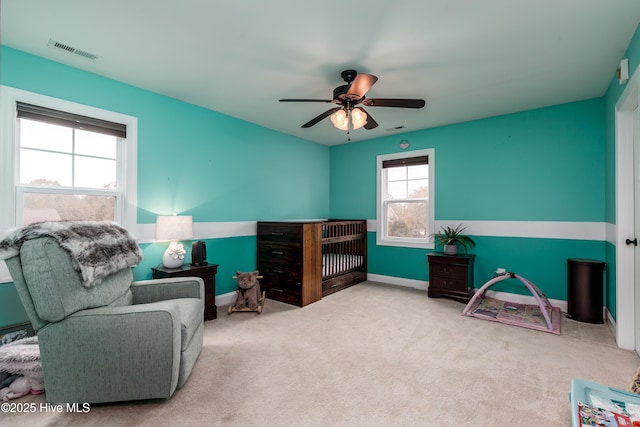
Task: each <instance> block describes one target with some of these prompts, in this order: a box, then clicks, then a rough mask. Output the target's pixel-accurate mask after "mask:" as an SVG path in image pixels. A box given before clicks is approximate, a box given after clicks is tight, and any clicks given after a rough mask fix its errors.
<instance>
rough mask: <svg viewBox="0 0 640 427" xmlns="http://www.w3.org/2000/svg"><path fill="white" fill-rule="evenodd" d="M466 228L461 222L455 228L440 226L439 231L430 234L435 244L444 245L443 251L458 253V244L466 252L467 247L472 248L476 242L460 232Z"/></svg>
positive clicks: (448, 253) (450, 253)
mask: <svg viewBox="0 0 640 427" xmlns="http://www.w3.org/2000/svg"><path fill="white" fill-rule="evenodd" d="M465 230H466V227H463V226H462V224H460V225H458V226H457V227H456V228H453V227H440V233H434V234H432V236H433V238H434V240H435V243H436V245H444V253H445V254H447V255H457V254H458V244H459V245H460V246H462V248H463V249H464V251H465V252H466V251H467V250H468V249H469V248H473V247H474V246H475V245H476V242H475V241H474V240H473V239H472V238H471V237H469V236H466V235H464V234H462V233H463V232H464V231H465Z"/></svg>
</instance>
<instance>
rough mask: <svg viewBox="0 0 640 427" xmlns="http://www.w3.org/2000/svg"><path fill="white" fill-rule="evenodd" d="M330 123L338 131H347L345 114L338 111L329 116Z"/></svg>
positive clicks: (342, 111)
mask: <svg viewBox="0 0 640 427" xmlns="http://www.w3.org/2000/svg"><path fill="white" fill-rule="evenodd" d="M331 123H333V125H334V126H335V127H337V128H338V129H340V130H347V112H346V111H344V110H338V111H336V112H335V113H333V114H332V115H331Z"/></svg>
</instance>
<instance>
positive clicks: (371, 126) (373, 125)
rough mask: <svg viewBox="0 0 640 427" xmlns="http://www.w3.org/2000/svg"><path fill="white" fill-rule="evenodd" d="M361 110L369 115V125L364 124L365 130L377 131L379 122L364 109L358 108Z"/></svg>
mask: <svg viewBox="0 0 640 427" xmlns="http://www.w3.org/2000/svg"><path fill="white" fill-rule="evenodd" d="M358 108H359V109H361V110H362V111H364V112H365V114H366V115H367V123H365V124H364V128H365V129H375V128H377V127H378V122H376V121H375V120H374V119H373V117H371V114H369V112H368V111H366V110H365V109H364V108H362V107H358Z"/></svg>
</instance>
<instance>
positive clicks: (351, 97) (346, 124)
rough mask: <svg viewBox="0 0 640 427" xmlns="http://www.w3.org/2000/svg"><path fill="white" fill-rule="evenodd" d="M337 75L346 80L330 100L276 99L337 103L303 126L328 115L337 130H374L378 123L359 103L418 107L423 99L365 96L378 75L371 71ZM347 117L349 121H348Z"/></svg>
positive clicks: (347, 72) (378, 105)
mask: <svg viewBox="0 0 640 427" xmlns="http://www.w3.org/2000/svg"><path fill="white" fill-rule="evenodd" d="M340 76H341V77H342V79H343V80H344V81H345V82H346V83H347V84H345V85H342V86H338V87H337V88H335V89H334V90H333V99H281V100H280V102H326V103H334V104H338V107H334V108H330V109H329V110H327V111H325V112H324V113H322V114H320V115H319V116H316V117H314V118H313V119H311V120H309V121H308V122H307V123H305V124H303V125H302V127H303V128H309V127H311V126H313V125H315V124H316V123H318V122H320V121H322V120H323V119H326V118H327V117H331V122H332V123H333V125H334V126H335V127H336V128H338V129H341V130H346V131H347V133H349V129H354V130H355V129H359V128H361V127H364V128H365V129H375V128H377V127H378V123H377V122H376V121H375V120H374V119H373V117H371V115H370V114H369V113H367V112H366V111H365V109H364V108H362V106H361V105H364V106H367V107H394V108H422V107H424V106H425V101H424V99H406V98H367V97H365V93H367V91H368V90H369V89H371V86H373V85H374V83H375V82H376V81H378V78H377V77H376V76H374V75H371V74H364V73H362V74H358V72H357V71H356V70H344V71H343V72H342V73H341V74H340ZM349 119H351V120H349Z"/></svg>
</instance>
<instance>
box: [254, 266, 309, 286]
mask: <svg viewBox="0 0 640 427" xmlns="http://www.w3.org/2000/svg"><path fill="white" fill-rule="evenodd" d="M260 267H261V268H262V269H261V270H259V271H260V274H261V275H262V277H263V279H262V280H263V281H264V282H265V283H269V286H274V287H278V288H283V289H290V290H294V291H299V290H301V289H302V280H301V277H300V272H299V271H296V270H290V269H287V268H283V267H282V266H279V265H274V264H271V263H266V264H262V265H260Z"/></svg>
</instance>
